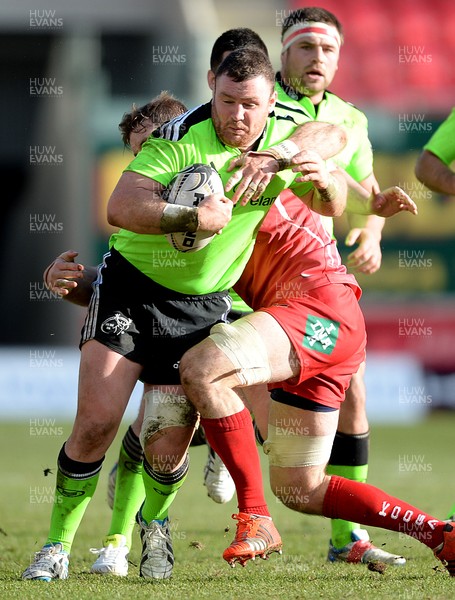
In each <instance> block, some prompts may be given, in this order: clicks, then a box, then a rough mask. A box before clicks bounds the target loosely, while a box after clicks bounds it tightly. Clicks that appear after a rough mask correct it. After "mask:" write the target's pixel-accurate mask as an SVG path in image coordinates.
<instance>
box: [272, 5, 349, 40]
mask: <svg viewBox="0 0 455 600" xmlns="http://www.w3.org/2000/svg"><path fill="white" fill-rule="evenodd" d="M304 21H316V22H317V23H327V25H333V26H334V27H336V29H337V30H338V33H339V34H340V39H341V41H342V42H343V38H344V34H343V26H342V25H341V23H340V22H339V20H338V19H337V18H336V16H335V15H334V14H333V13H331V12H329V11H328V10H326V9H325V8H319V7H318V6H307V7H306V8H298V9H297V10H294V11H292V12H291V13H290V14H289V15H288V16H287V17H286V18H285V20H284V21H283V25H282V27H281V39H282V40H283V37H284V34H285V33H286V31H287V30H288V29H289V28H290V27H292V26H293V25H295V24H296V23H302V22H304Z"/></svg>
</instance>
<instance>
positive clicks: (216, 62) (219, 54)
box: [210, 27, 269, 73]
mask: <svg viewBox="0 0 455 600" xmlns="http://www.w3.org/2000/svg"><path fill="white" fill-rule="evenodd" d="M245 46H248V47H253V48H257V49H258V50H262V52H264V54H265V55H266V56H268V55H269V51H268V50H267V46H266V45H265V43H264V41H263V40H262V38H261V37H260V35H259V34H257V33H256V32H255V31H253V30H252V29H248V27H236V28H235V29H228V30H227V31H225V32H224V33H222V34H221V35H220V37H218V38H217V39H216V40H215V43H214V44H213V47H212V53H211V55H210V69H211V70H212V71H213V72H214V73H216V70H217V69H218V67H219V66H220V64H221V62H222V60H223V54H224V53H225V52H233V51H234V50H238V49H239V48H243V47H245Z"/></svg>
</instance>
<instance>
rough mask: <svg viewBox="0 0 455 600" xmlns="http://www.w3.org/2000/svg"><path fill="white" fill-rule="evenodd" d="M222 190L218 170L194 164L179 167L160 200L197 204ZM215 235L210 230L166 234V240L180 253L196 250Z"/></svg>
mask: <svg viewBox="0 0 455 600" xmlns="http://www.w3.org/2000/svg"><path fill="white" fill-rule="evenodd" d="M216 193H224V187H223V182H222V181H221V177H220V176H219V174H218V172H217V171H216V170H215V169H214V168H213V167H211V166H210V165H204V164H199V163H196V164H194V165H190V166H189V167H186V168H185V169H182V171H180V172H179V173H177V175H176V176H175V177H174V178H173V179H172V181H171V182H170V183H169V186H168V187H167V188H166V190H165V193H164V194H163V199H164V200H166V202H169V203H170V204H181V205H183V206H198V205H199V202H200V201H201V200H203V199H204V198H205V197H206V196H210V194H216ZM215 235H216V234H213V233H210V232H209V231H196V232H194V233H191V232H190V231H185V232H183V231H182V232H177V233H168V234H166V238H167V240H168V242H169V243H170V244H171V246H173V247H174V248H175V249H176V250H178V251H179V252H197V251H198V250H201V249H202V248H204V247H205V246H207V244H210V242H211V241H212V239H213V238H214V237H215Z"/></svg>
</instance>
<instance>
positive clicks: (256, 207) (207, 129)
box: [110, 103, 312, 294]
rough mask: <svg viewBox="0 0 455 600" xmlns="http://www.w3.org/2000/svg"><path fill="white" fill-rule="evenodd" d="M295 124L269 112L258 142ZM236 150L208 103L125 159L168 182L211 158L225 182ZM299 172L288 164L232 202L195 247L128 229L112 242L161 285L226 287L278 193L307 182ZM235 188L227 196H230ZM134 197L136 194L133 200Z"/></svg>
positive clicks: (193, 289) (185, 289) (189, 290)
mask: <svg viewBox="0 0 455 600" xmlns="http://www.w3.org/2000/svg"><path fill="white" fill-rule="evenodd" d="M295 128H296V123H295V121H294V120H293V119H284V118H280V117H279V116H276V115H275V114H274V113H272V114H271V115H270V116H269V117H268V118H267V124H266V127H265V129H264V132H263V134H262V136H261V139H260V140H259V143H258V145H257V150H260V149H264V148H268V147H269V146H272V145H274V144H276V143H278V142H281V141H283V140H284V139H286V138H287V137H288V136H289V135H290V134H291V133H292V132H293V131H294V130H295ZM239 154H240V150H239V149H238V148H232V147H229V146H226V145H224V144H223V143H222V142H221V141H220V139H219V138H218V136H217V135H216V132H215V129H214V127H213V122H212V119H211V103H207V104H204V105H202V106H200V107H198V108H195V109H194V110H192V111H189V113H186V114H185V115H183V116H181V117H178V118H177V119H174V120H173V121H170V122H169V123H168V124H166V125H164V126H163V127H162V128H160V129H159V130H157V131H156V132H154V133H153V134H152V136H151V137H150V138H149V139H148V140H147V141H146V142H145V144H144V145H143V147H142V150H141V152H139V154H138V155H137V157H136V158H135V159H134V160H133V161H132V162H131V163H130V164H129V165H128V167H127V168H126V169H125V170H126V171H134V172H136V173H139V174H141V175H144V176H145V177H150V178H152V179H155V180H156V181H159V182H160V183H161V184H162V185H164V186H167V185H168V184H169V182H170V181H171V179H172V178H173V176H174V175H175V174H176V173H178V172H179V171H180V170H181V169H183V168H184V167H187V166H188V165H191V164H194V163H205V164H208V163H210V164H212V165H213V167H214V168H215V169H216V170H217V171H218V173H219V174H220V176H221V179H222V181H223V183H224V184H226V182H227V180H228V179H229V177H230V176H231V175H232V173H228V172H227V167H228V165H229V163H230V161H231V160H232V159H233V158H235V157H237V156H239ZM296 176H297V174H296V173H293V172H292V170H290V169H287V170H285V171H281V172H280V173H278V174H277V175H276V176H275V177H274V178H273V180H272V181H271V182H270V184H269V185H268V186H267V188H266V189H265V191H264V193H263V194H262V196H261V197H260V198H258V199H257V200H255V201H254V202H249V203H248V204H247V205H246V206H241V205H240V204H239V203H238V204H237V205H236V206H234V208H233V213H232V215H233V216H232V219H231V221H230V222H229V223H228V224H227V225H226V227H224V228H223V232H222V233H221V235H216V236H215V237H214V239H213V240H212V241H211V243H210V244H208V245H207V246H205V247H204V248H203V249H201V250H199V251H198V252H189V253H180V252H178V251H177V250H174V249H173V248H172V247H171V245H170V244H169V242H168V241H167V239H166V236H165V235H146V234H137V233H133V232H131V231H127V230H126V229H121V230H120V231H119V232H117V233H115V234H113V235H112V237H111V240H110V246H111V247H113V248H115V249H116V250H118V251H119V252H120V253H121V254H122V255H123V256H124V258H126V259H127V260H128V261H129V262H130V263H131V264H133V265H134V266H135V267H136V268H137V269H139V270H140V271H141V272H142V273H144V274H145V275H146V276H147V277H150V278H151V279H153V280H154V281H156V282H157V283H159V284H160V285H163V286H164V287H167V288H170V289H172V290H175V291H178V292H181V293H183V294H207V293H211V292H216V291H221V290H227V289H229V288H231V287H232V286H233V285H234V283H235V282H236V281H237V280H238V279H239V277H240V275H241V274H242V271H243V269H244V267H245V265H246V263H247V261H248V258H249V257H250V254H251V252H252V249H253V245H254V239H255V237H256V233H257V231H258V229H259V227H260V225H261V223H262V221H263V219H264V217H265V215H266V214H267V212H268V210H269V208H270V206H271V205H272V204H273V203H274V201H275V199H276V198H277V196H278V195H279V193H280V192H281V191H282V190H283V189H285V188H288V187H290V188H291V189H293V191H294V192H295V193H296V194H297V195H299V196H301V195H303V194H305V193H307V192H308V191H310V190H311V189H312V184H311V183H296V182H295V181H294V180H295V178H296ZM232 195H233V192H232V191H231V192H228V193H227V196H228V197H232ZM132 201H134V200H132Z"/></svg>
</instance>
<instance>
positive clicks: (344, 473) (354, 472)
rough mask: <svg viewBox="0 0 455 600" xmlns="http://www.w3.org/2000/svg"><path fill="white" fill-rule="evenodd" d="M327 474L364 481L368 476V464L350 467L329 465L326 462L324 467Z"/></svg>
mask: <svg viewBox="0 0 455 600" xmlns="http://www.w3.org/2000/svg"><path fill="white" fill-rule="evenodd" d="M326 473H327V475H338V476H339V477H344V478H345V479H351V480H352V481H361V482H362V483H365V481H366V480H367V478H368V465H359V466H357V467H351V466H349V465H331V464H328V465H327V467H326Z"/></svg>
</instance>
